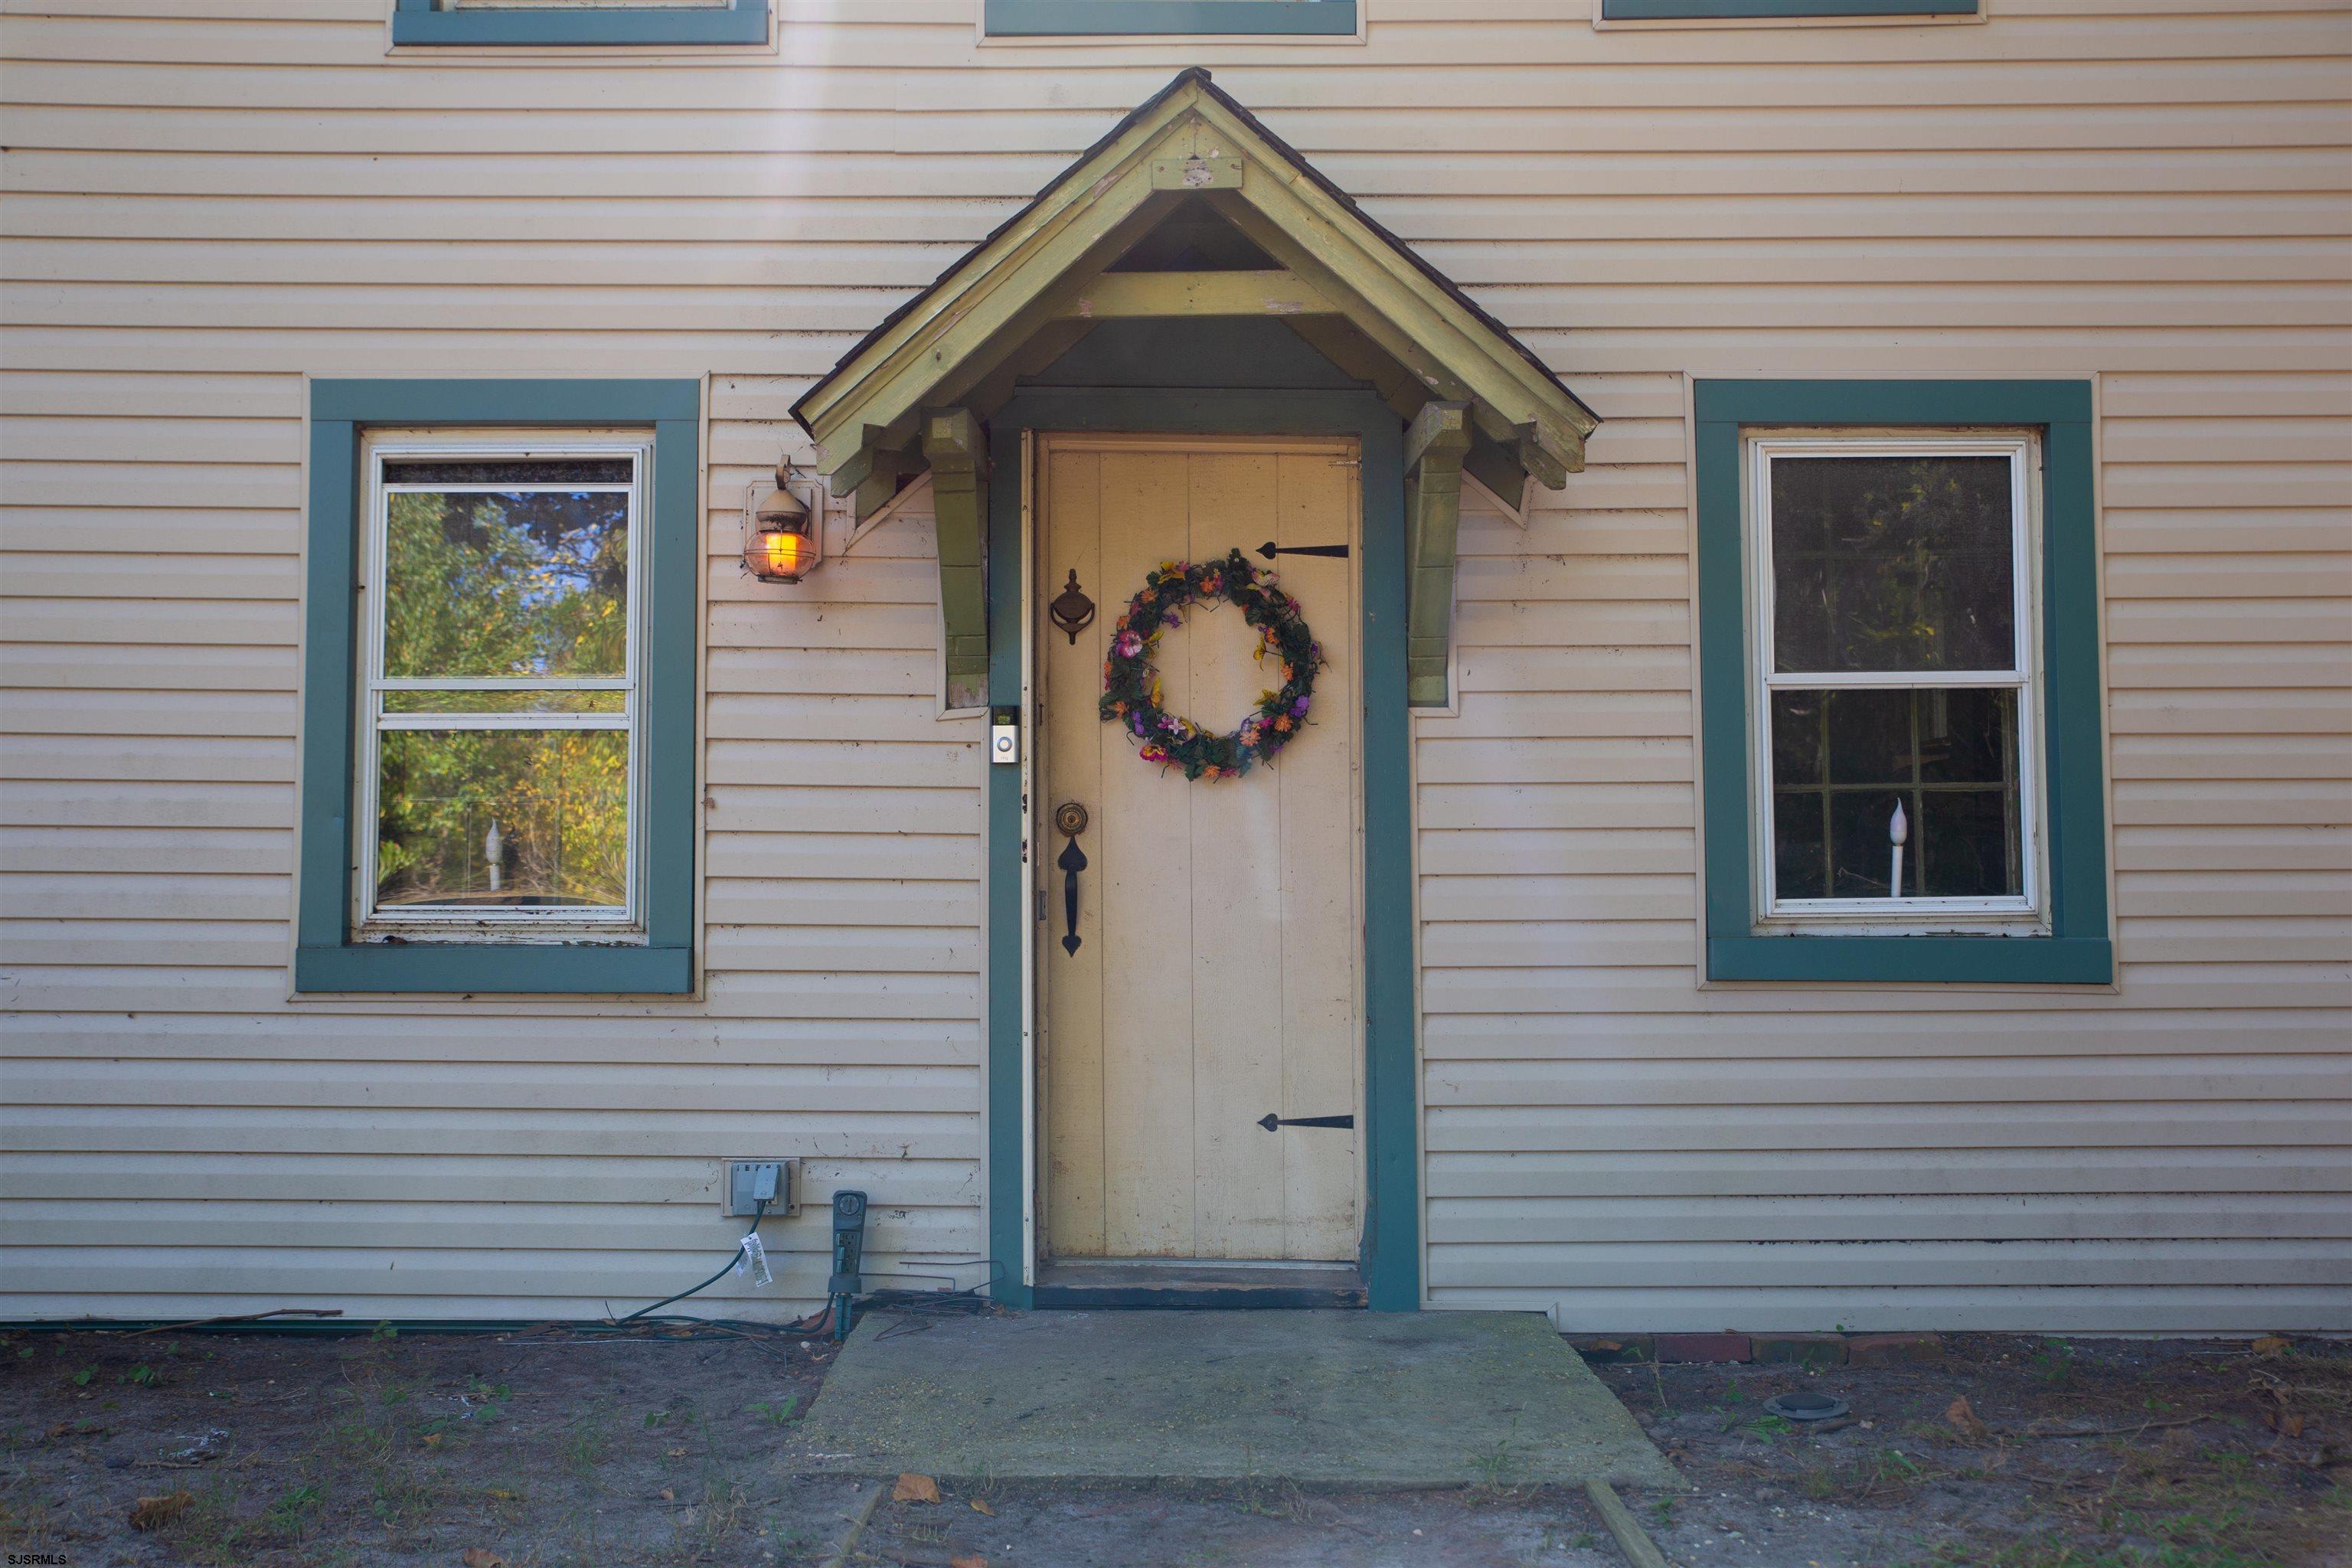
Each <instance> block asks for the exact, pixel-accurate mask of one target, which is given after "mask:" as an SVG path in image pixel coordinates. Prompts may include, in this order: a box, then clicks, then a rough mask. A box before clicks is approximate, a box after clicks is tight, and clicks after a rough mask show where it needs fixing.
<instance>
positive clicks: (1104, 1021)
mask: <svg viewBox="0 0 2352 1568" xmlns="http://www.w3.org/2000/svg"><path fill="white" fill-rule="evenodd" d="M1037 469H1038V471H1037V474H1036V476H1035V483H1036V486H1037V489H1036V496H1035V500H1036V507H1035V517H1036V519H1037V524H1036V526H1037V529H1038V535H1037V539H1038V544H1037V550H1036V563H1037V570H1038V582H1037V584H1035V588H1036V591H1037V593H1038V595H1039V601H1038V602H1039V603H1040V604H1041V605H1042V604H1044V603H1045V602H1046V601H1049V600H1051V599H1052V598H1053V597H1054V596H1055V595H1057V594H1058V593H1060V592H1061V591H1062V590H1063V588H1064V587H1065V586H1066V584H1067V583H1068V582H1069V578H1070V574H1071V573H1073V572H1075V573H1076V574H1077V582H1078V584H1079V585H1080V586H1081V587H1082V588H1083V589H1084V590H1085V592H1086V593H1087V595H1091V596H1092V597H1093V599H1094V600H1095V601H1096V604H1097V616H1096V618H1095V621H1094V624H1093V625H1092V626H1088V627H1087V629H1085V630H1083V631H1081V632H1079V633H1078V634H1077V637H1076V642H1075V643H1074V642H1072V641H1071V640H1070V638H1069V637H1067V636H1066V634H1065V633H1063V632H1061V631H1058V630H1055V628H1054V627H1053V626H1051V625H1050V624H1049V623H1047V622H1046V621H1045V619H1044V618H1043V617H1042V616H1041V618H1040V622H1039V626H1038V631H1037V639H1038V640H1037V647H1038V650H1039V660H1040V667H1041V668H1040V671H1039V673H1040V677H1041V698H1040V700H1041V703H1042V707H1043V711H1042V713H1041V714H1040V717H1039V728H1040V733H1041V741H1042V744H1043V751H1042V752H1041V755H1040V763H1041V767H1042V773H1041V778H1042V782H1043V786H1044V787H1043V790H1042V792H1041V798H1039V799H1038V800H1037V801H1036V802H1035V803H1034V805H1035V806H1036V808H1037V815H1038V822H1037V827H1036V837H1035V839H1034V842H1035V843H1036V844H1037V845H1038V847H1039V853H1038V854H1037V855H1036V856H1035V857H1034V859H1035V862H1036V868H1037V872H1038V876H1039V884H1038V885H1039V888H1040V889H1041V890H1042V891H1043V892H1044V893H1045V899H1044V910H1045V916H1046V923H1045V927H1044V929H1043V930H1042V931H1041V932H1040V940H1039V941H1038V942H1037V952H1038V965H1039V968H1040V969H1041V971H1042V972H1043V973H1041V975H1040V977H1039V984H1038V996H1039V998H1040V1002H1041V1017H1040V1019H1039V1035H1038V1038H1039V1090H1040V1095H1041V1100H1042V1104H1041V1107H1040V1112H1041V1114H1040V1119H1039V1123H1038V1125H1039V1129H1040V1139H1041V1143H1042V1147H1041V1149H1040V1150H1039V1155H1040V1158H1039V1161H1038V1170H1039V1185H1040V1189H1041V1191H1040V1199H1041V1202H1042V1203H1043V1205H1044V1212H1045V1229H1044V1237H1043V1241H1044V1248H1045V1252H1046V1254H1047V1255H1048V1256H1049V1257H1053V1258H1201V1259H1296V1260H1337V1259H1349V1258H1354V1257H1355V1256H1356V1252H1357V1240H1358V1237H1357V1225H1358V1218H1357V1216H1358V1193H1359V1190H1360V1179H1359V1172H1360V1163H1361V1161H1360V1152H1359V1151H1360V1148H1361V1146H1362V1145H1361V1142H1360V1132H1359V1131H1358V1130H1357V1129H1355V1128H1353V1127H1329V1126H1325V1127H1297V1126H1281V1127H1277V1128H1275V1129H1273V1130H1271V1131H1269V1130H1268V1129H1266V1128H1265V1127H1264V1126H1262V1125H1261V1122H1262V1121H1263V1120H1264V1119H1265V1118H1266V1117H1267V1116H1269V1115H1271V1116H1276V1117H1286V1118H1292V1117H1318V1118H1331V1117H1355V1118H1358V1119H1360V1114H1361V1108H1360V1104H1359V1100H1360V1063H1361V1060H1362V1055H1363V1048H1362V1031H1361V1028H1360V1024H1359V1018H1360V1002H1359V989H1360V988H1359V984H1358V973H1359V962H1360V953H1361V952H1362V941H1363V939H1362V930H1363V928H1362V922H1361V919H1360V894H1359V890H1358V889H1359V878H1358V868H1359V867H1360V864H1361V855H1360V851H1359V843H1358V821H1359V803H1360V799H1361V791H1360V787H1359V783H1358V775H1357V755H1358V743H1357V733H1358V731H1357V721H1358V715H1359V712H1360V698H1359V686H1358V672H1357V662H1356V650H1357V626H1358V619H1359V617H1358V614H1357V607H1356V606H1357V599H1356V564H1357V563H1356V560H1355V556H1354V553H1353V546H1354V544H1355V542H1356V533H1357V519H1358V516H1359V511H1360V509H1359V505H1358V500H1357V496H1358V482H1357V481H1358V468H1357V466H1356V451H1355V447H1354V444H1353V443H1352V442H1349V441H1343V440H1331V439H1295V438H1294V439H1273V438H1249V437H1233V438H1214V437H1181V438H1177V437H1142V436H1134V437H1042V438H1041V439H1040V441H1039V444H1038V455H1037ZM1269 541H1272V542H1276V544H1279V545H1322V546H1330V545H1335V544H1344V545H1348V546H1349V547H1350V553H1349V555H1347V556H1345V557H1339V556H1331V555H1283V556H1281V557H1280V558H1279V559H1278V561H1277V562H1276V563H1271V564H1273V565H1274V566H1275V567H1276V569H1277V570H1278V571H1279V573H1280V576H1281V580H1282V584H1283V586H1284V587H1285V588H1286V590H1287V591H1288V592H1289V593H1290V594H1291V595H1293V596H1294V597H1295V598H1296V599H1297V601H1298V604H1299V606H1300V609H1301V611H1302V613H1303V614H1304V615H1305V616H1306V618H1307V623H1308V625H1309V626H1311V627H1312V629H1313V631H1314V633H1315V636H1316V637H1317V638H1318V640H1319V641H1320V642H1321V644H1322V647H1323V650H1324V654H1325V657H1326V658H1327V659H1328V663H1327V665H1326V666H1325V668H1324V669H1323V671H1322V674H1321V675H1320V677H1319V678H1318V681H1317V683H1316V688H1315V695H1314V705H1313V710H1312V714H1311V717H1310V721H1309V723H1308V725H1307V730H1306V732H1305V733H1304V734H1303V735H1300V736H1299V737H1297V739H1295V740H1294V741H1292V742H1290V743H1289V745H1288V746H1287V747H1286V749H1285V750H1284V751H1283V752H1282V753H1281V756H1280V758H1279V759H1278V760H1277V762H1276V763H1275V764H1273V765H1272V766H1268V767H1263V768H1258V769H1254V770H1253V771H1252V772H1250V773H1248V774H1247V775H1246V776H1244V777H1242V778H1238V779H1227V780H1221V781H1202V782H1195V783H1188V782H1186V780H1185V779H1184V777H1183V775H1182V774H1181V773H1178V772H1175V771H1173V770H1169V769H1162V768H1160V767H1157V766H1154V765H1152V764H1151V763H1146V762H1144V761H1142V760H1141V759H1140V758H1139V757H1138V756H1137V754H1136V746H1135V742H1133V740H1132V739H1131V738H1130V737H1129V735H1128V734H1127V732H1126V731H1125V730H1123V729H1122V728H1120V727H1119V726H1118V725H1115V724H1107V723H1105V722H1103V721H1102V720H1101V719H1100V717H1099V716H1098V713H1097V699H1098V697H1099V694H1100V692H1101V690H1102V672H1103V659H1104V656H1105V653H1106V650H1107V648H1108V640H1109V638H1110V637H1111V635H1112V627H1113V624H1114V623H1115V622H1116V621H1117V620H1118V616H1119V615H1120V613H1121V611H1122V610H1124V609H1125V608H1126V605H1127V603H1128V601H1129V599H1130V598H1131V597H1132V596H1133V595H1135V594H1136V592H1137V591H1138V590H1139V589H1140V588H1141V587H1142V586H1143V579H1144V574H1145V573H1146V572H1148V571H1149V570H1150V569H1151V568H1152V567H1154V566H1156V565H1158V564H1159V563H1161V562H1163V561H1176V560H1190V561H1205V560H1210V559H1213V558H1217V557H1221V556H1223V554H1225V552H1228V551H1230V550H1233V549H1235V548H1239V549H1242V550H1244V551H1245V552H1250V554H1249V558H1250V560H1251V561H1252V563H1255V564H1258V565H1262V566H1263V565H1267V564H1269V563H1266V562H1265V558H1264V557H1263V556H1261V555H1259V554H1258V553H1256V552H1257V549H1258V547H1259V546H1260V545H1262V544H1265V542H1269ZM1255 646H1256V641H1255V634H1254V633H1253V632H1252V631H1251V630H1250V628H1249V626H1248V624H1247V623H1246V622H1245V621H1244V620H1243V618H1242V615H1241V612H1240V611H1239V610H1237V609H1235V608H1234V607H1233V606H1232V605H1217V606H1215V607H1211V606H1209V605H1205V604H1204V605H1195V606H1193V608H1192V611H1191V612H1190V614H1189V616H1188V617H1187V619H1186V621H1185V624H1184V625H1183V626H1181V627H1178V628H1174V629H1171V630H1170V631H1169V632H1168V633H1167V634H1166V635H1165V637H1163V639H1162V640H1161V643H1160V652H1159V657H1158V659H1157V664H1158V668H1159V669H1160V676H1161V679H1162V683H1163V688H1164V690H1165V694H1166V706H1167V709H1168V710H1169V711H1170V712H1171V713H1180V714H1182V715H1185V716H1187V717H1189V718H1192V720H1194V721H1196V722H1199V723H1200V724H1202V726H1204V727H1214V728H1216V729H1220V730H1226V729H1231V728H1233V727H1234V726H1235V725H1237V724H1238V723H1239V722H1240V721H1241V720H1242V718H1243V717H1244V715H1246V714H1247V713H1248V712H1249V711H1250V710H1251V707H1252V706H1253V704H1254V703H1255V701H1256V700H1257V698H1258V694H1259V692H1260V691H1261V690H1262V689H1265V688H1267V687H1270V686H1276V685H1279V684H1280V680H1279V678H1278V677H1276V676H1274V675H1271V674H1269V673H1268V672H1267V671H1266V670H1265V668H1264V667H1262V666H1261V665H1260V664H1258V663H1257V662H1256V661H1255V659H1254V658H1253V657H1252V655H1253V652H1254V650H1255ZM1067 802H1076V804H1078V805H1082V806H1084V807H1085V808H1086V812H1087V826H1086V829H1085V830H1084V831H1083V832H1082V833H1081V834H1080V835H1079V836H1078V837H1077V839H1076V843H1077V845H1078V847H1079V849H1080V851H1081V852H1082V853H1083V854H1084V855H1085V857H1086V859H1087V865H1086V868H1084V869H1083V870H1082V871H1080V872H1079V873H1078V878H1079V889H1078V915H1077V921H1076V931H1075V934H1076V936H1077V938H1078V946H1077V949H1076V952H1069V951H1066V949H1065V947H1064V944H1063V938H1064V936H1065V935H1066V934H1068V931H1067V927H1066V915H1065V902H1064V894H1065V881H1064V878H1065V873H1064V871H1063V870H1062V869H1061V868H1059V867H1058V866H1057V865H1056V863H1055V862H1056V860H1057V858H1059V857H1060V855H1061V853H1062V851H1063V849H1064V847H1065V846H1066V844H1067V843H1068V842H1070V841H1069V839H1068V838H1066V837H1065V836H1064V835H1063V834H1062V833H1060V832H1058V831H1056V829H1055V826H1054V816H1055V809H1056V808H1057V807H1058V806H1060V805H1063V804H1065V803H1067Z"/></svg>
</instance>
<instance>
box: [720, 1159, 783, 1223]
mask: <svg viewBox="0 0 2352 1568" xmlns="http://www.w3.org/2000/svg"><path fill="white" fill-rule="evenodd" d="M799 1184H800V1162H799V1161H798V1160H730V1161H728V1162H727V1196H726V1207H725V1209H724V1211H723V1212H724V1213H725V1214H726V1215H728V1216H729V1217H730V1218H741V1219H750V1218H751V1216H752V1215H754V1214H758V1213H761V1212H762V1211H761V1207H760V1201H761V1199H762V1198H764V1199H766V1200H767V1208H766V1210H765V1212H766V1213H768V1214H772V1215H779V1216H782V1215H787V1214H790V1213H791V1212H792V1207H793V1188H795V1187H797V1186H798V1185H799Z"/></svg>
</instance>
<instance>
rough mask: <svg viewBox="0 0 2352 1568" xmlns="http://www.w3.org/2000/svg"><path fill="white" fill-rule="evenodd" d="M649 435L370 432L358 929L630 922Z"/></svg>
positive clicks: (532, 934)
mask: <svg viewBox="0 0 2352 1568" xmlns="http://www.w3.org/2000/svg"><path fill="white" fill-rule="evenodd" d="M650 456H651V453H650V447H649V444H647V443H646V442H643V441H637V440H618V441H615V440H602V441H582V442H577V443H575V442H570V441H567V442H564V443H562V444H561V445H557V446H538V445H532V446H530V447H511V446H482V445H472V444H465V443H455V444H453V443H452V442H450V441H448V440H446V439H443V440H435V441H427V442H403V441H401V440H399V439H397V438H388V439H382V440H378V441H375V442H373V443H371V447H370V452H369V474H370V479H371V484H370V503H369V509H368V515H369V520H370V525H371V526H370V529H369V537H368V547H369V556H368V561H369V567H368V570H367V572H366V574H365V591H364V592H363V595H362V597H363V603H364V605H365V609H366V619H365V622H364V623H363V624H364V626H365V628H366V630H365V638H366V643H365V647H364V658H365V668H366V672H367V674H366V679H365V682H364V684H363V689H362V692H361V694H360V700H361V709H362V711H361V725H360V730H361V736H362V757H361V759H360V763H359V779H358V784H359V789H358V792H357V793H358V796H359V807H360V809H359V810H358V812H357V814H356V815H357V817H358V822H359V826H360V840H361V841H360V844H359V845H358V850H359V859H360V873H361V874H360V876H359V877H358V878H357V879H355V883H356V886H355V894H356V902H357V904H358V906H359V907H358V909H357V910H356V913H357V915H358V917H359V924H360V926H361V929H362V934H363V936H364V935H375V936H384V935H395V934H401V933H403V932H407V933H411V934H416V935H423V936H427V937H431V936H439V937H442V938H444V939H446V938H449V937H455V936H458V935H461V934H462V935H466V936H469V937H472V938H475V939H480V938H484V937H497V936H499V935H505V936H509V937H513V938H517V939H525V940H528V939H532V938H537V939H541V940H555V939H562V938H563V937H566V936H577V937H589V938H594V937H599V936H601V937H603V938H604V939H605V940H612V939H613V938H614V937H618V936H622V935H624V934H625V933H626V932H628V931H631V930H633V929H634V928H635V927H637V926H639V925H640V924H641V923H642V913H641V910H640V909H639V904H640V902H641V899H640V893H639V886H640V881H641V879H640V877H639V875H638V863H639V861H640V859H641V858H642V857H641V854H640V852H639V849H638V842H637V841H638V838H639V837H640V834H639V832H638V826H639V825H638V823H637V821H636V817H637V815H638V814H637V812H636V811H635V801H636V800H637V799H638V798H639V796H640V794H641V790H640V784H639V781H640V778H641V775H642V770H643V758H642V756H641V752H642V745H641V739H640V734H639V731H640V725H639V722H638V719H639V714H638V679H639V672H640V671H641V669H642V668H643V662H644V656H643V647H642V645H643V640H644V639H643V634H642V623H643V620H644V609H643V605H642V603H641V601H642V598H643V594H642V591H641V587H642V585H641V583H640V578H641V576H642V573H641V571H640V570H639V565H638V563H639V562H640V561H641V560H642V558H643V548H642V543H643V542H642V538H641V533H642V522H641V518H642V516H643V512H644V496H645V480H646V472H647V468H648V465H649V461H650Z"/></svg>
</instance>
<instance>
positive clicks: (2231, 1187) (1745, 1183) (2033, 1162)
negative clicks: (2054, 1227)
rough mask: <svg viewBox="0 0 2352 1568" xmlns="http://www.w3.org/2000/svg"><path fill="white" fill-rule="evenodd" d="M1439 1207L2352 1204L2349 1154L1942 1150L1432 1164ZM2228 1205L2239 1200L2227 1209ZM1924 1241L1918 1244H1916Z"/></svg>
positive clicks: (1444, 1158) (1505, 1157)
mask: <svg viewBox="0 0 2352 1568" xmlns="http://www.w3.org/2000/svg"><path fill="white" fill-rule="evenodd" d="M1429 1193H1430V1196H1431V1198H1432V1199H1433V1201H1437V1202H1444V1201H1446V1200H1456V1201H1461V1202H1465V1203H1469V1202H1481V1203H1504V1202H1508V1201H1513V1200H1527V1199H1561V1200H1591V1199H1608V1200H1631V1201H1634V1202H1638V1203H1641V1204H1643V1205H1672V1204H1673V1203H1675V1201H1677V1200H1685V1199H1700V1200H1707V1201H1712V1202H1727V1201H1733V1200H1738V1199H1740V1198H1810V1197H1828V1198H1834V1199H1837V1200H1838V1201H1839V1202H1840V1203H1841V1204H1843V1203H1848V1202H1852V1201H1853V1200H1854V1199H1855V1198H1857V1197H1865V1198H1866V1197H1877V1198H1880V1199H1888V1198H1901V1197H1905V1196H1910V1195H1918V1196H1932V1197H1950V1196H1969V1195H1980V1194H1995V1195H2004V1196H2024V1197H2031V1198H2038V1199H2042V1200H2045V1201H2049V1202H2053V1203H2080V1202H2082V1201H2084V1199H2086V1198H2091V1197H2096V1196H2101V1195H2105V1194H2116V1195H2118V1196H2122V1197H2127V1198H2129V1199H2131V1200H2132V1201H2134V1202H2138V1203H2142V1204H2147V1203H2149V1202H2153V1201H2156V1200H2158V1199H2162V1200H2164V1201H2168V1202H2171V1201H2180V1200H2182V1199H2184V1197H2185V1198H2187V1199H2188V1200H2189V1201H2193V1202H2197V1203H2203V1204H2221V1203H2223V1202H2243V1201H2245V1200H2246V1199H2247V1198H2261V1197H2278V1196H2283V1195H2286V1194H2296V1195H2297V1196H2303V1195H2308V1196H2312V1197H2314V1198H2316V1199H2317V1200H2318V1201H2319V1203H2320V1204H2321V1205H2323V1206H2325V1205H2330V1204H2334V1203H2336V1202H2339V1201H2340V1200H2341V1198H2342V1197H2343V1195H2344V1194H2347V1193H2352V1149H2347V1148H2344V1147H2342V1146H2340V1145H2339V1146H2337V1147H2335V1148H2326V1149H2320V1148H2308V1147H2294V1146H2289V1147H2284V1148H2247V1149H2239V1148H2222V1149H2177V1148H2168V1147H2158V1146H2148V1147H2132V1146H2129V1145H2125V1146H2120V1147H2116V1148H2092V1149H2074V1148H2055V1149H1942V1150H1938V1151H1937V1153H1936V1157H1935V1158H1934V1159H1932V1160H1905V1161H1889V1160H1887V1159H1886V1158H1885V1154H1884V1153H1883V1152H1880V1151H1878V1150H1874V1149H1860V1150H1841V1149H1819V1150H1787V1151H1769V1152H1753V1151H1747V1150H1742V1151H1738V1152H1732V1153H1720V1152H1707V1151H1694V1150H1675V1151H1671V1152H1640V1151H1626V1150H1609V1151H1605V1152H1592V1151H1580V1150H1548V1151H1527V1152H1449V1153H1444V1154H1436V1153H1433V1154H1432V1156H1431V1158H1430V1162H1429ZM2222 1194H2232V1195H2233V1196H2230V1197H2226V1198H2225V1197H2224V1196H2223V1195H2222ZM1914 1234H1918V1233H1916V1232H1915V1233H1914Z"/></svg>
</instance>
